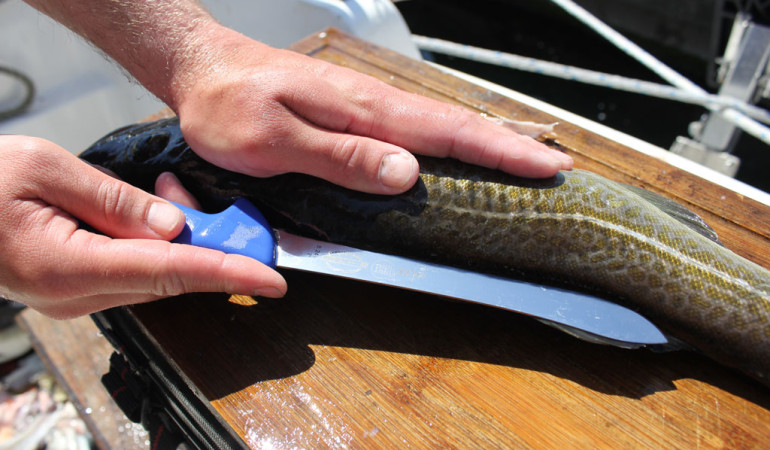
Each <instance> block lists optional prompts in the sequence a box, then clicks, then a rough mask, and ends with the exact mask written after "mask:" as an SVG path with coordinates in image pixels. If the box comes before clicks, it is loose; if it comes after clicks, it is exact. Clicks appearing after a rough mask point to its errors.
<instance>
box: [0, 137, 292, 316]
mask: <svg viewBox="0 0 770 450" xmlns="http://www.w3.org/2000/svg"><path fill="white" fill-rule="evenodd" d="M0 167H3V172H2V174H1V175H0V249H2V252H0V296H3V297H5V298H8V299H13V300H16V301H20V302H22V303H25V304H26V305H28V306H30V307H32V308H34V309H37V310H39V311H40V312H42V313H44V314H46V315H49V316H52V317H56V318H68V317H74V316H79V315H83V314H87V313H91V312H95V311H99V310H102V309H107V308H110V307H113V306H118V305H124V304H129V303H140V302H146V301H151V300H155V299H159V298H162V297H168V296H172V295H178V294H182V293H185V292H228V293H232V294H246V295H260V296H265V297H280V296H282V295H283V293H284V292H285V290H286V283H285V281H284V280H283V278H282V277H281V276H280V275H279V274H278V273H277V272H275V271H273V270H272V269H270V268H268V267H267V266H264V265H262V264H261V263H259V262H257V261H255V260H253V259H250V258H246V257H244V256H239V255H226V254H224V253H222V252H218V251H215V250H207V249H201V248H198V247H192V246H189V245H181V244H172V243H169V242H167V240H168V239H172V238H173V237H175V236H176V235H177V234H178V233H179V232H180V231H181V229H182V227H183V226H184V215H183V214H182V212H181V211H180V210H179V209H178V208H176V207H174V206H172V205H171V204H169V203H168V202H166V201H165V200H163V199H161V198H158V197H155V196H153V195H150V194H147V193H146V192H143V191H141V190H140V189H138V188H135V187H133V186H130V185H128V184H126V183H123V182H122V181H120V180H117V179H115V178H113V177H110V176H109V175H107V174H105V173H103V172H101V171H100V170H98V169H97V168H94V167H92V166H90V165H88V164H87V163H85V162H83V161H81V160H79V159H78V158H77V157H75V156H74V155H71V154H70V153H68V152H67V151H66V150H64V149H62V148H61V147H58V146H57V145H55V144H53V143H51V142H48V141H45V140H42V139H35V138H29V137H24V136H0ZM158 188H159V192H163V193H164V194H165V195H167V196H170V197H173V198H174V199H176V200H180V201H181V202H183V203H186V204H188V205H190V204H191V203H190V201H191V200H189V199H186V198H185V197H183V196H182V195H180V194H179V192H181V191H180V190H181V188H180V187H179V186H178V182H176V181H175V179H174V178H173V177H168V176H164V177H161V178H160V179H159V180H158ZM193 206H194V204H193ZM78 219H80V220H81V221H83V222H85V223H87V224H89V225H90V226H92V227H93V228H95V229H97V230H99V231H100V232H102V233H105V234H106V235H109V236H112V237H108V236H106V235H102V234H96V233H92V232H89V231H87V230H85V229H82V228H80V227H79V224H78Z"/></svg>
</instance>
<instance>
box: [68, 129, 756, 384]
mask: <svg viewBox="0 0 770 450" xmlns="http://www.w3.org/2000/svg"><path fill="white" fill-rule="evenodd" d="M81 156H82V157H83V158H84V159H86V160H88V161H89V162H92V163H94V164H100V165H103V166H105V167H107V168H110V169H112V170H113V171H115V172H116V173H117V174H118V175H120V176H121V177H122V178H123V179H124V180H126V181H128V182H130V183H132V184H135V185H137V186H140V187H142V188H144V189H146V190H151V189H152V183H153V182H154V179H155V178H156V176H157V175H158V174H159V173H161V172H163V171H172V172H174V173H176V174H177V176H178V177H179V178H180V179H181V181H182V182H183V184H185V186H186V187H188V188H189V189H190V190H191V192H192V193H193V194H194V195H195V196H196V197H197V198H198V199H199V201H201V203H202V204H203V206H204V208H206V209H221V208H223V207H225V206H227V205H228V204H229V203H231V202H232V201H233V200H234V199H235V198H238V197H246V198H248V199H250V200H251V201H252V202H253V203H255V204H256V205H257V206H258V207H259V208H260V209H261V210H262V212H263V213H264V214H265V216H266V217H267V219H268V221H269V222H270V223H271V224H273V225H274V226H275V227H277V228H284V229H287V230H289V231H292V232H295V233H300V234H304V235H309V236H312V237H315V238H321V239H325V240H329V241H332V242H336V243H340V244H345V245H350V246H355V247H360V248H366V249H370V250H375V251H381V252H386V253H394V254H400V255H404V256H410V257H416V258H422V259H429V260H432V261H434V262H439V263H442V264H448V265H455V266H459V267H463V268H469V269H473V270H478V271H485V272H491V273H495V274H502V275H508V276H513V277H525V278H528V279H533V278H534V279H537V281H540V282H550V283H554V284H558V285H562V286H569V287H572V288H574V289H585V290H589V291H592V292H594V293H600V294H602V295H603V296H604V297H606V298H608V299H610V300H612V301H616V302H618V303H622V304H623V305H625V306H627V307H629V308H631V309H634V310H636V311H638V312H640V313H641V314H643V315H645V316H646V317H647V318H648V319H650V320H652V321H653V322H654V323H655V324H656V325H658V326H659V327H660V328H661V329H662V330H664V331H665V332H666V333H667V334H669V335H670V336H673V337H675V338H676V339H678V340H681V341H683V342H685V343H687V344H688V345H690V346H692V347H694V348H696V349H697V350H699V351H701V352H702V353H704V354H706V355H708V356H710V357H712V358H714V359H716V360H718V361H720V362H722V363H724V364H727V365H730V366H733V367H736V368H739V369H741V370H743V371H745V372H746V373H748V374H750V375H752V376H754V377H755V378H757V379H759V380H761V381H763V382H764V383H766V384H770V383H768V380H770V347H768V345H767V342H768V340H770V271H768V270H766V269H765V268H763V267H761V266H759V265H757V264H755V263H753V262H751V261H748V260H746V259H744V258H742V257H740V256H738V255H736V254H735V253H733V252H731V251H730V250H728V249H726V248H725V247H723V246H722V245H721V244H720V243H719V242H718V240H717V239H716V235H715V234H714V233H713V231H712V230H710V228H708V226H707V225H706V224H705V223H703V222H702V221H701V220H700V219H699V218H698V217H697V216H696V215H695V214H693V213H691V212H689V211H688V210H686V209H685V208H684V207H682V206H680V205H678V204H677V203H674V202H671V201H669V200H666V199H664V198H662V197H660V196H657V195H655V194H652V193H650V192H648V191H644V190H641V189H639V188H634V187H631V186H627V185H624V184H620V183H616V182H613V181H611V180H608V179H606V178H603V177H601V176H599V175H596V174H594V173H591V172H587V171H582V170H573V171H570V172H562V173H560V174H558V175H557V176H556V177H553V178H550V179H544V180H532V179H524V178H518V177H514V176H511V175H507V174H504V173H501V172H499V171H494V170H489V169H484V168H480V167H476V166H470V165H467V164H463V163H460V162H457V161H454V160H449V159H435V158H425V157H420V158H419V162H420V178H419V180H418V182H417V184H416V185H415V187H413V188H412V189H411V190H409V191H408V192H406V193H404V194H402V195H397V196H380V195H374V194H364V193H360V192H355V191H351V190H348V189H345V188H342V187H339V186H336V185H333V184H331V183H328V182H325V181H323V180H319V179H317V178H313V177H310V176H306V175H300V174H287V175H281V176H276V177H272V178H267V179H259V178H253V177H248V176H245V175H241V174H237V173H233V172H228V171H225V170H223V169H219V168H217V167H215V166H213V165H211V164H209V163H207V162H205V161H203V160H202V159H200V158H199V157H198V156H196V155H195V154H194V153H193V152H192V151H191V150H190V148H189V146H187V144H186V143H185V142H184V138H183V136H182V134H181V132H180V131H179V127H178V122H177V121H176V120H174V119H169V120H164V121H159V122H155V123H150V124H141V125H136V126H132V127H128V128H124V129H121V130H118V131H116V132H115V133H113V134H111V135H108V136H107V137H105V138H103V139H102V140H100V141H99V142H97V143H95V144H94V145H93V146H92V147H91V148H89V149H88V150H87V151H86V152H84V153H83V154H82V155H81Z"/></svg>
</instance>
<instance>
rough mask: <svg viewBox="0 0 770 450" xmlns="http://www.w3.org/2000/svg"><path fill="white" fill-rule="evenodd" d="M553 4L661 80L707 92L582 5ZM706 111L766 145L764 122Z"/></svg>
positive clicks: (558, 0)
mask: <svg viewBox="0 0 770 450" xmlns="http://www.w3.org/2000/svg"><path fill="white" fill-rule="evenodd" d="M551 1H552V2H553V3H555V4H557V5H559V6H560V7H561V8H562V9H564V10H565V11H566V12H567V13H569V14H570V15H572V16H573V17H575V18H576V19H578V20H580V21H581V22H583V23H584V24H586V25H587V26H589V27H590V28H591V29H593V30H594V31H596V32H597V33H599V34H600V35H601V36H602V37H604V38H605V39H607V40H608V41H610V42H611V43H612V44H613V45H615V46H616V47H618V48H619V49H620V50H622V51H623V52H625V53H627V54H628V55H630V56H631V57H633V58H634V59H636V60H637V61H639V62H640V63H642V64H644V65H645V66H647V68H649V69H650V70H652V71H653V72H655V73H656V74H658V75H660V77H662V78H663V79H664V80H666V81H668V82H669V83H671V84H672V85H674V86H676V87H678V88H680V89H683V90H685V91H687V92H692V93H697V94H707V92H706V91H705V90H704V89H703V88H701V87H700V86H698V85H697V84H695V83H693V82H692V81H690V80H688V79H687V78H685V77H683V76H682V75H680V74H679V73H677V72H676V71H675V70H673V69H671V68H670V67H668V66H667V65H665V64H663V63H662V62H661V61H659V60H658V59H657V58H655V57H654V56H652V55H651V54H649V53H648V52H647V51H645V50H644V49H643V48H641V47H639V46H638V45H636V44H634V43H633V42H631V41H630V40H628V39H627V38H626V37H625V36H623V35H622V34H620V33H618V32H617V31H615V30H614V29H612V28H611V27H610V26H608V25H607V24H605V23H604V22H602V21H601V20H599V19H598V18H596V16H594V15H593V14H591V13H590V12H588V11H586V10H585V9H583V8H582V7H580V6H578V5H577V4H576V3H575V2H573V1H572V0H551ZM708 108H709V110H711V111H714V112H717V113H719V114H721V115H722V117H724V118H725V119H726V120H727V121H729V122H731V123H733V124H734V125H735V126H737V127H738V128H740V129H742V130H743V131H745V132H747V133H749V134H750V135H752V136H754V137H756V138H757V139H760V140H761V141H762V142H764V143H766V144H769V145H770V129H769V128H767V127H765V126H764V125H762V124H760V123H758V122H756V121H755V120H752V119H751V118H749V117H747V116H746V115H745V114H742V113H740V112H738V111H736V110H735V109H732V108H727V109H720V108H719V107H708Z"/></svg>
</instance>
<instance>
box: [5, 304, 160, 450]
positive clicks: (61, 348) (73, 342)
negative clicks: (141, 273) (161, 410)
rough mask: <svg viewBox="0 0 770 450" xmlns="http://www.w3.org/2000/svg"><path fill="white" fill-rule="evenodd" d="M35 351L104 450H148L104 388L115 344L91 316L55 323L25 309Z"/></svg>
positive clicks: (142, 434)
mask: <svg viewBox="0 0 770 450" xmlns="http://www.w3.org/2000/svg"><path fill="white" fill-rule="evenodd" d="M17 321H18V322H19V324H20V325H21V326H22V327H23V328H24V329H25V330H26V331H27V332H28V333H29V335H30V336H31V337H32V343H33V345H34V348H35V351H36V352H37V354H38V355H39V356H40V357H41V359H42V360H43V362H44V363H45V365H46V368H47V369H48V371H49V372H50V373H51V375H53V376H54V377H55V378H56V381H57V382H58V383H59V385H61V386H62V387H63V388H64V389H65V391H66V392H67V395H68V396H69V398H70V401H72V403H73V404H74V405H75V408H76V409H77V410H78V413H79V414H80V417H82V418H83V420H84V421H85V423H86V425H87V426H88V429H89V431H90V432H91V434H92V435H93V437H94V443H95V444H96V445H97V446H98V448H100V449H104V450H107V449H116V450H117V449H119V450H131V449H145V448H148V447H149V438H148V435H147V432H146V431H145V430H144V429H143V428H142V426H141V425H138V424H134V423H132V422H131V421H130V420H128V419H127V418H126V416H125V415H124V414H123V412H122V411H121V410H120V408H118V405H116V404H115V402H114V401H113V400H112V398H111V397H110V395H109V393H108V392H107V390H106V389H105V388H104V387H103V386H102V383H101V377H102V375H104V374H105V373H106V372H107V370H108V369H109V366H110V355H111V354H112V352H113V349H112V346H111V345H110V343H109V342H107V340H106V339H105V338H104V337H103V336H102V335H101V334H100V332H99V330H98V329H97V328H96V325H95V324H94V322H93V321H92V320H91V318H90V317H80V318H77V319H73V320H53V319H50V318H48V317H46V316H43V315H42V314H40V313H38V312H37V311H34V310H31V309H26V310H24V311H23V312H22V313H21V314H19V317H18V318H17Z"/></svg>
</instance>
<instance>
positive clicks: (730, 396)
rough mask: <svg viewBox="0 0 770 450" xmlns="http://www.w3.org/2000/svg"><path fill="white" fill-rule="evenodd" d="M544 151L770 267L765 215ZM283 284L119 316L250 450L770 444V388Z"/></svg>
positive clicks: (402, 72)
mask: <svg viewBox="0 0 770 450" xmlns="http://www.w3.org/2000/svg"><path fill="white" fill-rule="evenodd" d="M294 49H295V50H296V51H299V52H303V53H306V54H308V55H311V56H313V57H315V58H320V59H323V60H326V61H329V62H332V63H335V64H340V65H344V66H347V67H350V68H352V69H354V70H358V71H361V72H363V73H367V74H370V75H373V76H375V77H377V78H379V79H381V80H383V81H385V82H386V83H390V84H392V85H394V86H397V87H399V88H401V89H405V90H408V91H411V92H416V93H419V94H422V95H427V96H429V97H433V98H437V99H440V100H443V101H447V102H452V103H456V104H460V105H464V106H466V107H468V108H471V109H474V110H477V111H479V112H484V113H486V114H489V115H493V116H500V117H506V118H511V119H519V120H535V121H543V122H552V121H554V119H553V118H552V117H549V116H547V115H546V114H544V113H542V112H540V111H537V110H535V109H533V108H531V107H528V106H526V105H522V104H519V103H517V102H515V101H513V100H510V99H507V98H503V97H500V96H497V95H495V94H493V93H491V92H489V91H487V90H485V89H481V88H479V87H476V86H474V85H472V84H470V83H467V82H465V81H462V80H459V79H456V78H454V77H452V76H449V75H446V74H443V73H441V72H440V71H438V70H437V69H435V68H433V67H431V66H428V65H426V64H423V63H420V62H417V61H412V60H409V59H407V58H404V57H401V56H399V55H396V54H394V53H392V52H389V51H387V50H383V49H381V48H379V47H376V46H373V45H371V44H367V43H365V42H362V41H360V40H357V39H354V38H352V37H349V36H346V35H344V34H342V33H340V32H337V31H334V30H328V31H327V32H325V33H322V34H319V35H316V36H313V37H311V38H308V39H306V40H304V41H303V42H301V43H299V44H297V45H296V46H295V47H294ZM551 138H552V140H553V141H554V142H555V143H556V144H558V145H559V146H560V147H561V148H563V149H565V151H567V152H569V153H570V154H571V155H572V156H573V157H574V158H575V160H576V165H577V166H578V167H582V168H587V169H590V170H594V171H596V172H598V173H601V174H602V175H605V176H607V177H609V178H613V179H616V180H619V181H624V182H627V183H631V184H635V185H638V186H642V187H645V188H648V189H652V190H654V191H656V192H659V193H661V194H662V195H665V196H667V197H670V198H673V199H676V200H678V201H680V202H682V203H684V204H686V205H687V206H688V207H690V208H692V209H693V210H695V211H696V212H698V213H700V214H701V215H703V217H704V218H705V219H706V221H707V222H709V223H711V225H712V226H713V227H714V228H715V229H716V230H717V232H718V233H719V234H720V236H721V238H722V240H723V242H724V243H725V245H726V246H727V247H729V248H731V249H733V250H735V251H736V252H738V253H740V254H742V255H744V256H745V257H747V258H749V259H752V260H754V261H756V262H757V263H759V264H761V265H763V266H765V267H768V268H770V245H769V244H770V243H769V242H768V239H770V220H769V219H770V208H768V207H767V206H764V205H761V204H759V203H757V202H754V201H752V200H750V199H747V198H743V197H741V196H739V195H737V194H735V193H733V192H731V191H728V190H726V189H723V188H721V187H719V186H717V185H714V184H713V183H710V182H709V181H707V180H702V179H699V178H697V177H695V176H693V175H691V174H689V173H686V172H684V171H682V170H679V169H676V168H673V167H671V166H669V165H668V164H666V163H664V162H661V161H658V160H655V159H653V158H650V157H648V156H645V155H642V154H639V153H637V152H635V151H633V150H631V149H628V148H625V147H623V146H620V145H618V144H617V143H614V142H611V141H608V140H606V139H603V138H601V137H599V136H595V135H593V134H591V133H588V132H586V131H584V130H582V129H580V128H577V127H575V126H574V125H572V124H569V123H560V124H559V125H558V126H557V128H556V130H555V133H554V135H553V136H551ZM285 275H286V277H287V280H288V282H289V286H290V290H289V294H288V295H287V296H286V298H284V299H281V300H267V299H258V300H257V301H256V304H252V305H250V306H249V305H246V304H236V302H227V301H226V298H223V297H220V296H211V295H207V296H203V295H188V296H184V297H180V298H175V299H168V300H164V301H160V302H155V303H151V304H144V305H137V306H134V307H132V308H130V314H132V315H133V317H134V318H135V319H136V320H137V321H138V322H139V323H140V324H141V325H142V326H143V327H144V329H145V330H146V332H147V334H148V335H149V336H150V337H151V338H152V339H153V340H154V341H155V342H157V344H158V346H159V348H160V349H161V350H162V351H163V352H164V354H165V355H166V357H167V358H168V359H169V360H170V361H171V362H172V363H173V365H175V366H177V367H179V368H180V370H181V371H182V372H183V373H184V376H185V377H186V379H187V380H189V383H190V385H191V386H194V389H195V391H196V392H197V393H198V395H199V397H200V399H201V401H202V402H203V403H204V404H206V405H207V406H210V407H212V408H213V409H214V410H216V411H217V412H218V413H219V414H220V415H221V416H222V418H223V420H225V421H226V422H227V423H228V424H229V425H230V426H231V427H232V429H233V430H234V431H235V432H236V433H237V434H238V435H239V436H241V438H242V439H243V441H244V443H245V444H246V445H248V446H250V447H253V448H262V447H277V448H285V447H343V446H352V447H405V446H414V447H426V446H430V447H439V446H440V447H483V448H487V447H508V446H517V447H546V448H553V447H565V446H569V447H602V448H629V447H634V448H636V447H646V448H695V447H698V448H720V447H731V448H747V447H748V448H756V447H760V448H761V447H768V446H770V411H768V407H770V391H769V390H768V388H767V387H765V386H762V385H760V384H758V383H756V382H754V381H753V380H751V379H749V378H748V377H746V376H744V375H742V374H740V373H737V372H734V371H732V370H730V369H727V368H724V367H722V366H719V365H718V364H716V363H714V362H712V361H710V360H708V359H706V358H704V357H701V356H699V355H697V354H695V353H691V352H676V353H666V354H656V353H652V352H650V351H647V350H636V351H630V350H620V349H616V348H610V347H605V346H600V345H593V344H588V343H585V342H582V341H579V340H576V339H574V338H571V337H569V336H567V335H564V334H562V333H560V332H558V331H555V330H553V329H551V328H549V327H547V326H545V325H542V324H540V323H538V322H536V321H534V320H531V319H529V318H526V317H522V316H518V315H516V314H513V313H506V312H501V311H497V310H492V309H490V308H484V307H481V306H477V305H470V304H464V303H454V302H448V301H445V300H442V299H439V298H436V297H432V296H428V295H420V294H414V293H407V292H404V291H399V290H394V289H389V288H385V287H378V286H371V285H364V284H360V283H355V282H350V281H341V280H334V279H328V278H325V277H321V276H313V275H307V274H298V273H288V272H287V273H286V274H285ZM240 303H244V302H240ZM245 303H248V302H245Z"/></svg>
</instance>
